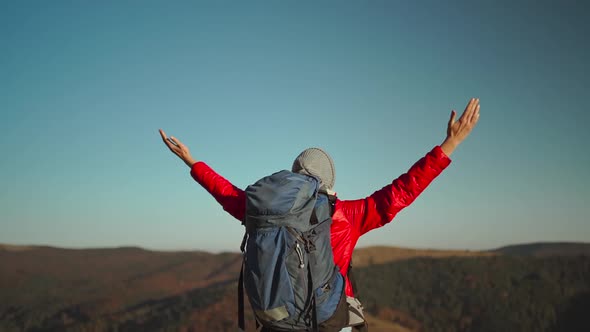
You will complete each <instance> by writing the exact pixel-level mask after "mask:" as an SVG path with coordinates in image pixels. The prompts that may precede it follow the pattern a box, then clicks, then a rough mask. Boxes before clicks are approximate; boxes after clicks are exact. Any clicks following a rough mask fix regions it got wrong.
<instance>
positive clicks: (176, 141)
mask: <svg viewBox="0 0 590 332" xmlns="http://www.w3.org/2000/svg"><path fill="white" fill-rule="evenodd" d="M170 139H172V141H173V142H174V143H176V146H180V145H181V144H182V143H180V141H179V140H177V139H176V137H174V136H170Z"/></svg>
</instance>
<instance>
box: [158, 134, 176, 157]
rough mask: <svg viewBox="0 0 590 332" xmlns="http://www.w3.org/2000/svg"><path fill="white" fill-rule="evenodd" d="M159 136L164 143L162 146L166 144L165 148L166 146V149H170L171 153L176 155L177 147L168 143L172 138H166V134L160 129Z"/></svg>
mask: <svg viewBox="0 0 590 332" xmlns="http://www.w3.org/2000/svg"><path fill="white" fill-rule="evenodd" d="M160 136H162V140H163V141H164V144H166V146H167V147H168V148H169V149H170V150H171V151H172V152H174V153H176V152H177V151H176V149H177V148H178V146H177V145H175V144H173V143H172V142H170V141H169V140H170V139H172V138H173V137H171V138H168V137H167V136H166V133H165V132H164V131H163V130H162V129H160Z"/></svg>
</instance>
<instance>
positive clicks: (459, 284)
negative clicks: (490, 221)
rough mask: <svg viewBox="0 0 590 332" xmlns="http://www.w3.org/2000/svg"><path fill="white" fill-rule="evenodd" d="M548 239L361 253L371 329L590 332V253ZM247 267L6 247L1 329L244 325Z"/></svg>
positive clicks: (180, 255) (209, 260) (138, 252)
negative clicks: (240, 283) (241, 292)
mask: <svg viewBox="0 0 590 332" xmlns="http://www.w3.org/2000/svg"><path fill="white" fill-rule="evenodd" d="M551 245H553V244H551ZM529 246H530V245H525V246H522V247H526V248H530V247H529ZM581 246H582V247H584V246H585V244H581ZM517 247H521V246H513V247H511V248H517ZM541 247H542V246H541ZM541 247H539V246H538V245H537V247H535V250H529V251H525V250H521V251H519V253H521V255H516V256H515V255H505V254H502V252H501V251H494V252H490V251H485V252H478V251H461V250H457V251H448V250H447V251H442V250H423V249H421V250H415V249H407V248H394V247H371V248H363V249H358V250H357V251H356V253H355V258H354V260H355V262H356V263H355V267H354V273H355V275H356V279H357V283H358V285H359V294H360V297H361V299H362V301H363V303H364V304H365V307H366V311H367V314H368V320H369V322H370V324H371V326H372V329H371V330H372V331H392V332H410V331H416V332H417V331H465V332H467V331H470V332H478V331H484V332H486V331H535V332H536V331H590V325H588V322H590V320H588V319H587V310H588V308H589V307H590V256H585V255H580V254H578V252H576V254H571V253H572V251H567V250H565V251H561V253H560V254H558V255H557V256H555V255H556V254H557V252H558V251H556V250H553V251H551V252H552V255H549V256H551V257H543V255H538V253H539V250H540V248H541ZM524 252H529V253H531V254H530V255H532V256H533V257H529V256H526V255H524V256H523V255H522V254H523V253H524ZM541 252H544V251H541ZM240 266H241V256H240V255H239V254H237V253H221V254H211V253H206V252H158V251H149V250H143V249H141V248H134V247H125V248H112V249H78V250H74V249H61V248H51V247H36V246H28V247H24V246H9V245H0V299H1V300H0V331H2V332H16V331H31V332H32V331H35V332H40V331H56V332H57V331H60V332H61V331H65V332H67V331H72V332H74V331H80V332H82V331H131V332H133V331H142V332H143V331H148V332H149V331H181V332H183V331H184V332H189V331H220V332H221V331H235V330H236V310H237V309H236V301H237V299H236V297H237V295H236V294H237V292H236V288H237V287H236V286H237V282H236V281H237V278H238V275H239V269H240ZM248 313H250V311H249V310H248ZM248 322H249V326H250V327H253V326H254V325H253V322H252V317H251V314H249V320H248ZM249 331H250V330H249Z"/></svg>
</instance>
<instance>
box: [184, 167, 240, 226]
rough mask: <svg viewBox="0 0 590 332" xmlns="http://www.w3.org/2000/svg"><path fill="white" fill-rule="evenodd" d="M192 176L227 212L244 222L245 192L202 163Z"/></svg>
mask: <svg viewBox="0 0 590 332" xmlns="http://www.w3.org/2000/svg"><path fill="white" fill-rule="evenodd" d="M191 176H192V177H193V179H195V181H197V182H198V183H199V184H200V185H201V186H203V188H205V190H207V191H208V192H209V193H210V194H211V195H212V196H213V198H215V200H217V202H219V204H221V206H222V207H223V209H224V210H225V211H227V212H229V214H231V215H232V216H233V217H235V218H236V219H238V220H240V221H242V220H244V215H245V214H246V196H245V193H244V191H243V190H241V189H239V188H238V187H236V186H234V185H233V184H231V182H229V181H228V180H226V179H225V178H223V177H222V176H221V175H219V174H217V172H215V171H214V170H213V169H212V168H211V167H209V165H207V164H205V163H204V162H202V161H199V162H197V163H195V164H194V165H193V167H192V168H191Z"/></svg>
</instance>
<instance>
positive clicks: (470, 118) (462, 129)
mask: <svg viewBox="0 0 590 332" xmlns="http://www.w3.org/2000/svg"><path fill="white" fill-rule="evenodd" d="M456 116H457V112H455V110H453V111H452V112H451V118H450V119H449V124H448V126H447V137H446V139H445V141H444V142H443V143H442V144H441V146H440V147H441V148H442V149H443V151H444V153H445V154H446V155H447V156H450V155H451V153H453V151H454V150H455V148H456V147H457V146H458V145H459V144H460V143H461V142H463V140H464V139H465V138H467V136H469V134H470V133H471V131H472V130H473V128H474V127H475V125H476V124H477V121H478V120H479V98H471V100H469V103H467V106H466V107H465V110H464V111H463V114H461V116H460V117H459V120H457V121H455V118H456Z"/></svg>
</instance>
